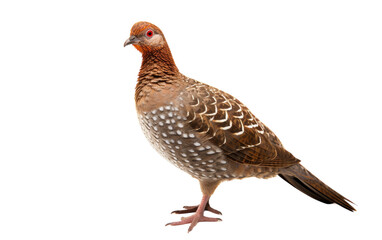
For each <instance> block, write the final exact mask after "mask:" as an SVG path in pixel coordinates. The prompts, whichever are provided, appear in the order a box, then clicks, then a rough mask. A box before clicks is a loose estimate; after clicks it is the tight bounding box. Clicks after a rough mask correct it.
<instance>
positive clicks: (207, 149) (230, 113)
mask: <svg viewBox="0 0 382 240" xmlns="http://www.w3.org/2000/svg"><path fill="white" fill-rule="evenodd" d="M129 44H132V45H133V46H134V47H135V48H136V49H138V51H140V52H141V53H142V57H143V60H142V65H141V69H140V71H139V75H138V83H137V85H136V91H135V102H136V108H137V112H138V118H139V122H140V124H141V126H142V129H143V132H144V134H145V135H146V137H147V138H148V140H149V141H150V143H151V144H152V145H153V146H154V148H155V149H156V150H157V151H158V152H159V153H160V154H161V155H162V156H163V157H165V158H166V159H168V160H169V161H170V162H171V163H172V164H174V165H175V166H177V167H178V168H180V169H181V170H183V171H185V172H187V173H188V174H190V175H191V176H192V177H194V178H196V179H198V180H199V182H200V187H201V190H202V193H203V197H202V200H201V202H200V204H199V205H198V206H193V207H184V208H185V209H184V210H178V211H174V212H173V213H177V214H182V213H192V212H195V213H194V214H193V215H191V216H189V217H185V218H182V220H181V221H179V222H172V223H169V224H168V225H173V226H175V225H183V224H190V226H189V229H188V231H191V230H192V229H193V228H194V227H195V225H196V224H197V223H198V222H215V221H220V219H219V218H210V217H205V216H204V215H203V213H204V211H211V212H213V213H216V214H221V213H220V212H219V211H217V210H215V209H213V208H212V207H210V205H209V199H210V197H211V195H212V194H213V193H214V191H215V189H216V188H217V186H218V185H219V184H220V183H221V182H223V181H226V180H232V179H242V178H246V177H258V178H270V177H274V176H277V175H278V176H280V177H281V178H282V179H284V180H285V181H286V182H288V183H289V184H291V185H292V186H294V187H295V188H297V189H298V190H300V191H301V192H303V193H305V194H307V195H308V196H310V197H312V198H314V199H316V200H318V201H321V202H323V203H336V204H338V205H340V206H342V207H344V208H346V209H348V210H350V211H355V209H354V208H353V207H352V206H351V205H350V204H349V202H350V201H349V200H348V199H346V198H345V197H343V196H342V195H340V194H339V193H337V192H336V191H334V190H333V189H331V188H330V187H328V186H327V185H325V184H324V183H323V182H321V181H320V180H319V179H318V178H316V177H315V176H314V175H313V174H311V173H310V172H309V171H308V170H306V169H305V168H304V167H303V166H302V165H301V164H300V160H299V159H297V158H296V157H294V156H293V155H292V154H291V153H289V152H288V151H287V150H286V149H285V148H284V147H283V145H282V144H281V142H280V140H279V139H278V138H277V137H276V135H275V134H274V133H273V132H272V131H271V130H270V129H269V128H268V127H267V126H265V125H264V124H263V123H262V122H260V121H259V119H257V118H256V117H255V116H254V115H253V114H252V113H251V112H250V111H249V109H248V108H247V107H246V106H245V105H244V104H242V103H241V102H240V101H239V100H237V99H236V98H235V97H233V96H231V95H229V94H228V93H225V92H223V91H221V90H219V89H217V88H214V87H211V86H209V85H207V84H204V83H201V82H198V81H196V80H194V79H191V78H188V77H186V76H184V75H183V74H181V73H180V72H179V70H178V68H177V67H176V65H175V62H174V59H173V57H172V55H171V52H170V48H169V46H168V45H167V42H166V39H165V37H164V35H163V33H162V31H161V30H160V29H159V28H158V27H157V26H155V25H154V24H151V23H148V22H137V23H136V24H134V26H133V27H132V29H131V33H130V37H129V39H127V40H126V42H125V43H124V46H127V45H129Z"/></svg>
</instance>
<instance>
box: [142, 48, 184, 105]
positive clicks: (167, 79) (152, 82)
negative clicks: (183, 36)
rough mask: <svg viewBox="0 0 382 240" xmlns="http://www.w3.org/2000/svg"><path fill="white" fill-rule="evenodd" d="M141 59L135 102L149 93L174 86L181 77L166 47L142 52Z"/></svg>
mask: <svg viewBox="0 0 382 240" xmlns="http://www.w3.org/2000/svg"><path fill="white" fill-rule="evenodd" d="M142 57H143V59H142V65H141V69H140V71H139V74H138V82H137V85H136V91H135V100H136V102H139V101H140V100H142V99H144V98H147V97H148V96H149V95H150V92H160V91H161V89H164V88H168V87H170V86H174V85H175V84H174V83H175V82H177V81H179V79H180V77H179V76H180V75H181V74H180V73H179V70H178V68H177V67H176V65H175V62H174V59H173V58H172V55H171V51H170V49H169V47H168V46H167V45H166V46H164V47H163V48H161V49H156V50H151V51H143V52H142ZM151 95H153V94H152V93H151Z"/></svg>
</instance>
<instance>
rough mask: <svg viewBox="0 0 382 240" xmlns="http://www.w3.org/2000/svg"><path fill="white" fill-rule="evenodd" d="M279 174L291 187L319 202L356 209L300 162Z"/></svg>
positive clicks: (350, 209)
mask: <svg viewBox="0 0 382 240" xmlns="http://www.w3.org/2000/svg"><path fill="white" fill-rule="evenodd" d="M279 176H280V177H281V178H282V179H284V180H285V181H286V182H288V183H289V184H291V185H292V186H293V187H295V188H297V189H298V190H300V191H301V192H303V193H305V194H306V195H308V196H310V197H312V198H314V199H316V200H318V201H320V202H323V203H326V204H331V203H337V204H338V205H340V206H341V207H343V208H346V209H347V210H349V211H355V210H356V209H355V208H354V207H353V206H351V205H350V204H349V203H353V202H351V201H350V200H349V199H347V198H345V197H344V196H342V195H341V194H339V193H337V192H336V191H334V190H333V189H331V188H330V187H329V186H327V185H326V184H325V183H323V182H321V181H320V179H318V178H317V177H315V176H314V175H313V174H312V173H310V172H309V171H308V170H306V169H305V168H304V167H303V166H302V165H301V164H297V165H293V166H290V167H288V168H285V169H284V170H283V171H282V172H281V173H280V174H279Z"/></svg>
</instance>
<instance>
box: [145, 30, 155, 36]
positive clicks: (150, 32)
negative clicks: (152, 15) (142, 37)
mask: <svg viewBox="0 0 382 240" xmlns="http://www.w3.org/2000/svg"><path fill="white" fill-rule="evenodd" d="M153 35H154V32H153V30H148V31H147V32H146V36H148V37H152V36H153Z"/></svg>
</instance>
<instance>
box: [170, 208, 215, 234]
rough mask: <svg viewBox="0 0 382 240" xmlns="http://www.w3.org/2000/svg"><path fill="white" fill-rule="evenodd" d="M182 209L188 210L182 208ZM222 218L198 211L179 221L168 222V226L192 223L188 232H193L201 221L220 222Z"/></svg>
mask: <svg viewBox="0 0 382 240" xmlns="http://www.w3.org/2000/svg"><path fill="white" fill-rule="evenodd" d="M181 211H187V209H186V210H181ZM220 221H221V219H220V218H210V217H206V216H204V215H203V212H198V211H197V212H196V213H195V214H193V215H191V216H189V217H182V218H181V220H180V221H178V222H171V223H167V224H166V226H169V225H170V226H178V225H184V224H190V227H189V228H188V232H191V231H192V229H193V228H194V227H195V226H196V224H198V223H199V222H220Z"/></svg>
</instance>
